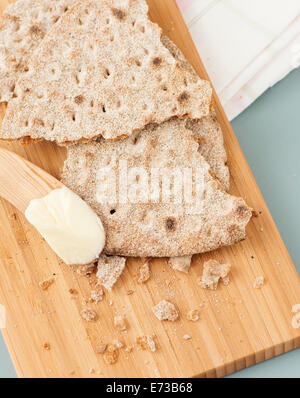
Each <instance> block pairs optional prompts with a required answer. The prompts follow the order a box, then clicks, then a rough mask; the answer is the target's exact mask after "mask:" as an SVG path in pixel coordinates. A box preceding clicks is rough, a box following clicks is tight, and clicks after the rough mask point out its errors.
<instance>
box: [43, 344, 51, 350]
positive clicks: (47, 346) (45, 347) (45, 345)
mask: <svg viewBox="0 0 300 398" xmlns="http://www.w3.org/2000/svg"><path fill="white" fill-rule="evenodd" d="M43 347H44V349H45V350H50V348H51V346H50V343H47V342H46V343H44V345H43Z"/></svg>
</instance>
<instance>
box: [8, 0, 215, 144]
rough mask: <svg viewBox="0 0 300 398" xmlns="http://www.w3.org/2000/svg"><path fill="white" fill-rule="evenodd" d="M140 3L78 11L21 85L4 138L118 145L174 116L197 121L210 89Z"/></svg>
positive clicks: (85, 5) (94, 1)
mask: <svg viewBox="0 0 300 398" xmlns="http://www.w3.org/2000/svg"><path fill="white" fill-rule="evenodd" d="M147 13H148V6H147V3H146V1H145V0H130V1H129V0H125V1H120V0H86V1H80V2H78V3H76V4H75V5H74V6H73V7H72V8H71V9H70V10H69V11H67V12H66V13H65V14H64V15H63V16H62V17H61V18H60V19H59V21H58V22H57V23H56V24H55V26H54V27H53V28H52V29H51V31H50V32H49V33H48V34H47V35H46V36H45V37H44V40H43V41H42V43H41V44H40V46H39V47H38V49H37V51H35V52H34V54H33V55H32V57H31V58H30V60H29V62H28V65H27V71H26V73H24V74H23V75H22V76H21V77H20V79H19V80H18V82H17V84H16V87H15V91H14V98H12V100H11V101H10V102H9V105H8V109H7V112H6V116H5V118H4V121H3V125H2V132H1V138H3V139H21V140H22V141H23V142H25V143H27V142H31V141H32V140H49V141H55V142H57V143H58V144H66V145H67V144H70V143H74V142H78V141H81V142H82V141H88V140H92V139H95V138H96V137H100V136H103V137H104V138H105V139H109V140H117V139H123V138H124V137H126V136H129V135H131V134H132V133H133V132H134V131H138V130H140V129H142V128H143V127H144V126H145V125H147V124H149V123H161V122H163V121H165V120H168V119H170V118H171V117H173V116H178V117H182V118H183V117H184V118H186V117H191V118H193V119H201V118H202V117H203V116H207V115H208V113H209V109H210V105H211V94H212V90H211V86H210V84H209V82H207V81H203V80H201V79H200V78H199V77H198V76H197V75H196V73H195V72H194V70H193V69H192V67H191V66H190V65H189V64H188V63H187V62H186V61H181V60H179V59H178V58H177V55H176V52H175V51H174V50H172V48H173V47H172V46H170V43H169V40H167V39H166V38H165V37H164V36H163V35H162V32H161V29H160V28H159V27H158V25H156V24H154V23H152V22H151V21H150V20H149V19H148V15H147Z"/></svg>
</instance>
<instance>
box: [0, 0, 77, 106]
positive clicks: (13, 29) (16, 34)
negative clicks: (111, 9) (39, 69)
mask: <svg viewBox="0 0 300 398" xmlns="http://www.w3.org/2000/svg"><path fill="white" fill-rule="evenodd" d="M75 1H76V0H55V1H54V0H18V1H16V2H15V3H13V4H10V5H8V6H7V7H6V9H5V10H4V13H3V14H2V15H1V17H0V42H1V46H0V102H7V101H9V100H10V99H11V98H12V96H13V91H14V89H15V84H16V81H17V79H18V78H19V76H20V75H21V74H22V73H23V72H24V71H25V70H26V67H27V62H28V58H29V57H30V55H31V54H32V53H33V52H34V50H35V49H36V48H37V46H38V45H39V44H40V42H41V41H42V40H43V37H44V36H45V34H46V33H47V32H48V31H49V30H50V28H51V27H52V26H53V24H55V23H56V22H57V21H58V19H59V17H60V16H61V15H62V14H64V13H65V12H66V11H67V10H68V8H69V7H70V6H71V5H73V4H75Z"/></svg>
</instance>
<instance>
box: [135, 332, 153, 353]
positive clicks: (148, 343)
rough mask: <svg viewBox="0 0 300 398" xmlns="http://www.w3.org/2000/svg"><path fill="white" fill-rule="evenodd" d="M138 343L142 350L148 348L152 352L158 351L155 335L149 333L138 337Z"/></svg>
mask: <svg viewBox="0 0 300 398" xmlns="http://www.w3.org/2000/svg"><path fill="white" fill-rule="evenodd" d="M136 344H137V345H138V346H139V347H140V348H141V349H142V350H148V351H151V352H155V351H156V343H155V341H154V336H151V335H148V336H140V337H137V339H136Z"/></svg>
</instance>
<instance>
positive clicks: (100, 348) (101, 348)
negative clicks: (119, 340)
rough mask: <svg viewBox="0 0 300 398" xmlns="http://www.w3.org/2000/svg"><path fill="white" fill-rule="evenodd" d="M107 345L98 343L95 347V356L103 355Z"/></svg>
mask: <svg viewBox="0 0 300 398" xmlns="http://www.w3.org/2000/svg"><path fill="white" fill-rule="evenodd" d="M106 348H107V344H104V343H100V344H98V345H97V347H96V353H97V354H103V353H104V352H105V351H106Z"/></svg>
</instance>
